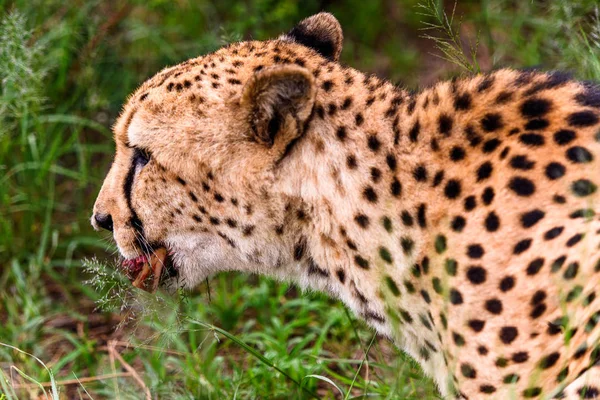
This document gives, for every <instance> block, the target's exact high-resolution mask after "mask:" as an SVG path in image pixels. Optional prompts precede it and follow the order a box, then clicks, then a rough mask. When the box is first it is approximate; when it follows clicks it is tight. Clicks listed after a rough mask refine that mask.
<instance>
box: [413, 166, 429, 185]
mask: <svg viewBox="0 0 600 400" xmlns="http://www.w3.org/2000/svg"><path fill="white" fill-rule="evenodd" d="M413 177H414V178H415V180H416V181H417V182H425V181H426V180H427V169H425V167H424V166H423V165H419V166H417V168H415V170H414V171H413Z"/></svg>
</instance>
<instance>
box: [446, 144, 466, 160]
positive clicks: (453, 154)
mask: <svg viewBox="0 0 600 400" xmlns="http://www.w3.org/2000/svg"><path fill="white" fill-rule="evenodd" d="M464 158H465V150H464V149H463V148H462V147H459V146H454V147H453V148H452V149H451V150H450V159H451V160H452V161H454V162H456V161H460V160H462V159H464Z"/></svg>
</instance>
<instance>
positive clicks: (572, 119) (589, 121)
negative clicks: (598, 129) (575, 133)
mask: <svg viewBox="0 0 600 400" xmlns="http://www.w3.org/2000/svg"><path fill="white" fill-rule="evenodd" d="M598 121H599V119H598V115H597V114H596V113H595V112H593V111H590V110H585V111H578V112H574V113H573V114H570V115H569V116H568V117H567V122H568V123H569V125H570V126H576V127H585V126H592V125H596V124H597V123H598Z"/></svg>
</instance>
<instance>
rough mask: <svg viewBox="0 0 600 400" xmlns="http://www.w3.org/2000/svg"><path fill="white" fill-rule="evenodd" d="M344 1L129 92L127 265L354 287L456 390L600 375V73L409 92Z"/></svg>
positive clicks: (150, 279) (107, 220)
mask: <svg viewBox="0 0 600 400" xmlns="http://www.w3.org/2000/svg"><path fill="white" fill-rule="evenodd" d="M342 41H343V34H342V29H341V27H340V24H339V22H338V21H337V20H336V19H335V17H334V16H332V15H331V14H328V13H320V14H317V15H314V16H312V17H310V18H307V19H305V20H303V21H301V22H300V23H299V24H298V25H296V26H295V27H294V28H293V29H291V30H290V31H289V32H288V33H287V34H283V35H282V36H280V37H279V38H277V39H274V40H267V41H246V42H240V43H233V44H230V45H228V46H226V47H224V48H221V49H220V50H217V51H216V52H214V53H212V54H208V55H205V56H201V57H198V58H195V59H191V60H189V61H186V62H184V63H182V64H179V65H177V66H174V67H170V68H166V69H164V70H163V71H161V72H159V73H158V74H157V75H155V76H154V77H153V78H151V79H149V80H148V81H147V82H145V83H143V84H142V85H141V87H140V88H139V89H138V90H137V91H136V92H135V93H134V94H133V95H132V96H131V98H130V99H129V100H128V102H127V104H126V106H125V107H124V109H123V111H122V114H121V116H120V117H119V119H118V121H117V123H116V124H115V126H114V135H115V142H116V155H115V158H114V162H113V164H112V167H111V169H110V171H109V172H108V175H107V177H106V179H105V181H104V184H103V186H102V188H101V190H100V193H99V195H98V198H97V201H96V204H95V206H94V211H93V216H92V221H91V222H92V224H93V226H94V227H95V228H96V229H99V228H104V229H108V230H109V231H112V232H113V235H114V239H115V241H116V244H117V246H118V249H119V251H120V253H121V255H122V256H123V258H124V261H123V268H124V269H125V272H126V273H127V274H128V275H129V277H130V279H131V280H132V281H133V285H134V286H136V287H139V288H142V289H146V290H149V291H153V290H156V289H157V287H159V286H161V287H164V288H166V289H167V290H173V289H174V288H193V287H194V286H195V285H197V284H198V283H199V282H201V281H203V280H204V279H205V278H206V277H208V276H210V275H212V274H215V273H217V272H220V271H243V272H250V273H258V274H264V275H268V276H271V277H274V278H276V279H280V280H285V281H291V282H295V283H296V284H298V285H299V286H300V287H302V288H310V289H313V290H318V291H322V292H325V293H327V294H329V295H330V296H332V297H334V298H337V299H340V300H341V301H343V303H345V305H347V306H348V307H349V308H350V309H351V310H352V311H353V312H354V313H355V314H356V315H358V316H360V317H361V318H362V319H364V320H365V321H366V323H368V324H369V325H370V326H371V327H373V328H374V329H375V330H376V331H377V332H378V333H379V334H381V335H382V336H384V337H387V338H389V339H390V340H391V341H393V343H395V345H397V346H398V347H399V348H400V349H402V350H403V351H405V352H406V353H408V354H409V355H410V356H412V357H413V358H414V359H416V360H417V361H418V362H419V363H420V365H421V366H422V368H423V370H424V371H425V372H426V373H427V374H428V375H430V376H431V377H432V378H433V380H434V381H435V383H436V385H437V387H438V389H439V392H440V394H441V395H442V396H444V397H445V398H465V399H466V398H471V399H473V398H477V399H479V398H497V399H506V398H536V399H542V398H553V397H555V398H580V397H581V398H596V397H597V396H598V395H599V394H598V393H599V391H600V346H598V342H599V337H600V326H599V325H598V322H599V320H600V297H598V296H597V293H596V290H598V288H600V284H599V280H600V218H599V212H600V199H599V195H600V193H599V191H598V184H600V174H599V173H600V87H599V86H597V85H595V84H593V83H585V82H579V81H577V80H574V79H572V78H571V77H570V76H569V75H567V74H564V73H559V72H552V73H544V72H537V71H516V70H511V69H500V70H497V71H495V72H492V73H488V74H479V75H475V76H470V77H462V78H457V79H454V80H451V81H446V82H441V83H438V84H436V85H434V86H432V87H430V88H426V89H423V90H422V91H421V92H419V93H410V92H408V91H407V90H404V89H402V88H399V87H397V86H395V85H393V84H392V83H390V82H388V81H385V80H382V79H379V78H377V77H375V76H369V75H366V74H363V73H361V72H359V71H357V70H355V69H352V68H350V67H347V66H344V65H341V64H340V63H339V61H338V60H339V56H340V53H341V51H342Z"/></svg>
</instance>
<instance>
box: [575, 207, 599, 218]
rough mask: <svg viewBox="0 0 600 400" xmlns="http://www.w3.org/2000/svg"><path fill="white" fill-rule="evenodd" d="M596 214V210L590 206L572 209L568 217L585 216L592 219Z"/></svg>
mask: <svg viewBox="0 0 600 400" xmlns="http://www.w3.org/2000/svg"><path fill="white" fill-rule="evenodd" d="M595 215H596V212H595V211H594V210H592V209H591V208H580V209H579V210H575V211H573V212H572V213H571V214H569V218H585V219H588V220H589V219H592V218H593V217H594V216H595Z"/></svg>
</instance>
